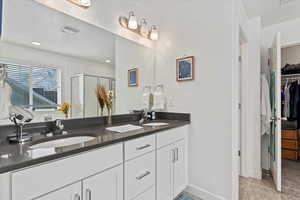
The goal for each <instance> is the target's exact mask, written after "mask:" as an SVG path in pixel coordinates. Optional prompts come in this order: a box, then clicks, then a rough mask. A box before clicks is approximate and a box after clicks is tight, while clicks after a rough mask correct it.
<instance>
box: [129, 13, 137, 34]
mask: <svg viewBox="0 0 300 200" xmlns="http://www.w3.org/2000/svg"><path fill="white" fill-rule="evenodd" d="M128 28H129V29H132V30H136V29H137V28H138V21H137V18H136V16H135V15H134V12H133V11H131V12H129V18H128Z"/></svg>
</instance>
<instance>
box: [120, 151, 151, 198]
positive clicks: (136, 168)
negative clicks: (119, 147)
mask: <svg viewBox="0 0 300 200" xmlns="http://www.w3.org/2000/svg"><path fill="white" fill-rule="evenodd" d="M124 174H125V180H124V188H125V200H131V199H134V198H136V197H138V195H140V194H142V193H143V192H145V191H146V190H147V189H148V188H150V187H152V186H154V185H155V152H154V151H153V152H150V153H148V154H145V155H143V156H141V157H138V158H136V159H134V160H131V161H129V162H126V163H125V170H124Z"/></svg>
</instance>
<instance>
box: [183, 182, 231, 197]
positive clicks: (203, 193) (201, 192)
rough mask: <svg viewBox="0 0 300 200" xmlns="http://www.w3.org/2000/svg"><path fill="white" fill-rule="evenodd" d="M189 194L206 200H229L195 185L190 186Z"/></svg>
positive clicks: (187, 189)
mask: <svg viewBox="0 0 300 200" xmlns="http://www.w3.org/2000/svg"><path fill="white" fill-rule="evenodd" d="M185 191H186V192H187V193H189V194H191V195H194V196H196V197H199V198H201V199H205V200H228V199H226V198H225V197H222V196H220V195H218V194H213V193H211V192H209V191H207V190H205V189H202V188H199V187H197V186H195V185H188V186H187V188H186V190H185Z"/></svg>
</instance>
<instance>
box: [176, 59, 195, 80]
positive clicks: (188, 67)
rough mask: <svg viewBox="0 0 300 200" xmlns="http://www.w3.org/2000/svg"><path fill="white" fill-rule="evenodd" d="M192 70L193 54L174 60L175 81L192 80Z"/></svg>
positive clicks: (193, 65) (193, 70) (193, 68)
mask: <svg viewBox="0 0 300 200" xmlns="http://www.w3.org/2000/svg"><path fill="white" fill-rule="evenodd" d="M194 72H195V64H194V56H188V57H184V58H179V59H177V60H176V79H177V81H191V80H194Z"/></svg>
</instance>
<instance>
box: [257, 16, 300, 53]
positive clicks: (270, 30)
mask: <svg viewBox="0 0 300 200" xmlns="http://www.w3.org/2000/svg"><path fill="white" fill-rule="evenodd" d="M299 26H300V18H298V19H295V20H291V21H286V22H283V23H280V24H275V25H272V26H268V27H266V28H264V29H263V30H262V37H263V39H262V44H263V47H265V48H269V47H270V46H271V45H272V42H273V40H274V37H275V35H276V33H277V32H281V43H282V45H283V46H290V45H295V44H300V28H298V27H299Z"/></svg>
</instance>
